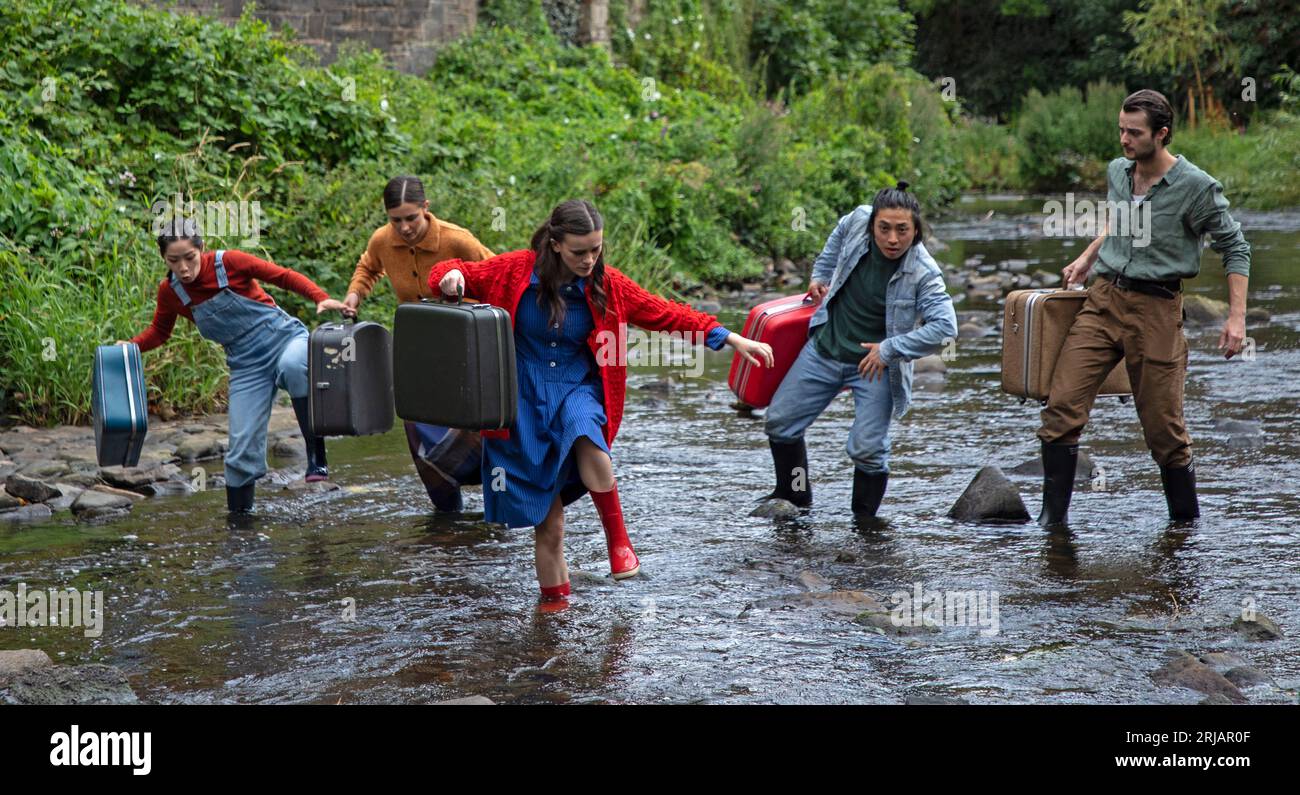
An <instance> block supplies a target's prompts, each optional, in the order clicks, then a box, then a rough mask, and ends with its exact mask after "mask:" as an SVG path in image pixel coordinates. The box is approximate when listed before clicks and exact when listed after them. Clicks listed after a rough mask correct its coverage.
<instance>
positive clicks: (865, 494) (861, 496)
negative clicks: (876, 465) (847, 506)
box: [852, 467, 889, 519]
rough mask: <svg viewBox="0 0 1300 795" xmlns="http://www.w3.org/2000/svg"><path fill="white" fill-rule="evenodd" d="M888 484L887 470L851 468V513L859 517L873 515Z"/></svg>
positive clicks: (878, 508) (863, 517)
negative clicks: (875, 470) (876, 470)
mask: <svg viewBox="0 0 1300 795" xmlns="http://www.w3.org/2000/svg"><path fill="white" fill-rule="evenodd" d="M888 485H889V473H888V472H863V471H862V470H861V469H858V468H857V467H854V468H853V503H852V505H853V515H854V516H855V517H857V518H859V519H867V518H871V517H874V516H875V515H876V511H878V510H880V501H881V500H882V499H883V498H884V496H885V487H886V486H888Z"/></svg>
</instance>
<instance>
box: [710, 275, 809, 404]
mask: <svg viewBox="0 0 1300 795" xmlns="http://www.w3.org/2000/svg"><path fill="white" fill-rule="evenodd" d="M816 311H817V304H816V303H815V302H814V301H813V300H812V299H811V298H809V297H808V296H807V295H806V294H803V293H801V294H799V295H790V296H786V297H785V298H778V299H776V300H775V301H768V302H766V303H762V304H759V305H758V306H756V307H754V308H753V309H751V310H749V317H748V318H747V319H746V320H745V329H744V331H742V332H741V335H742V336H745V337H748V338H749V339H751V340H756V341H758V342H766V343H767V344H768V345H771V346H772V358H773V360H774V366H772V367H755V366H754V365H752V364H750V363H749V362H748V361H746V360H745V358H744V357H743V356H741V355H740V354H739V353H737V354H736V355H735V358H733V359H732V360H731V375H729V376H728V377H727V385H728V386H730V387H731V391H732V392H735V393H736V397H738V398H740V401H741V402H742V403H745V404H746V405H749V406H753V407H754V408H756V409H761V408H765V407H766V406H767V405H768V404H769V403H771V402H772V396H773V395H775V394H776V388H777V387H779V386H780V385H781V381H782V380H783V379H784V378H785V374H786V373H788V372H789V371H790V367H791V365H793V364H794V360H795V359H797V358H798V357H799V351H801V350H803V346H804V344H805V343H806V342H807V341H808V321H809V320H811V319H812V316H813V313H814V312H816Z"/></svg>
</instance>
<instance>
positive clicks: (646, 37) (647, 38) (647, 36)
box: [645, 33, 650, 41]
mask: <svg viewBox="0 0 1300 795" xmlns="http://www.w3.org/2000/svg"><path fill="white" fill-rule="evenodd" d="M645 40H646V41H650V34H649V33H647V34H645Z"/></svg>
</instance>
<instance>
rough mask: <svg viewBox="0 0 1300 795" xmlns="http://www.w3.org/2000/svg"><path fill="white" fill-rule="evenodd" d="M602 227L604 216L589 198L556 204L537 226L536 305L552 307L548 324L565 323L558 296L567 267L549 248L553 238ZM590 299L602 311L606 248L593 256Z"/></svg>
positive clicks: (558, 239)
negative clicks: (587, 199) (593, 265)
mask: <svg viewBox="0 0 1300 795" xmlns="http://www.w3.org/2000/svg"><path fill="white" fill-rule="evenodd" d="M604 228H605V219H604V218H602V217H601V216H600V211H599V210H597V209H596V207H595V205H593V204H592V203H591V202H589V201H585V200H583V199H570V200H569V201H566V202H561V203H560V204H558V205H556V207H555V209H554V210H551V217H550V218H548V219H547V220H546V221H545V223H543V224H542V225H541V226H539V227H537V231H536V232H534V233H533V238H532V241H531V243H530V245H531V246H532V248H533V251H534V252H536V253H537V261H536V263H535V264H534V266H533V267H534V269H535V270H536V271H537V280H538V281H539V282H540V283H541V284H540V285H539V287H540V289H539V290H538V291H537V305H538V306H546V305H550V307H551V323H553V324H562V323H563V322H564V299H563V298H561V297H560V284H561V282H563V281H564V280H565V276H566V274H567V273H568V268H567V267H566V266H565V264H564V260H563V259H561V258H560V254H559V252H557V251H555V250H554V249H552V248H551V243H552V241H554V242H556V243H559V242H562V241H563V240H564V238H565V236H566V235H589V234H591V233H592V232H595V231H598V230H601V229H604ZM591 297H592V301H593V302H594V303H595V304H596V306H597V307H598V308H599V309H600V311H601V313H602V314H603V313H604V312H605V248H604V246H602V247H601V249H600V256H598V257H596V266H595V267H594V268H592V270H591Z"/></svg>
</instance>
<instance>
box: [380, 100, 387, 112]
mask: <svg viewBox="0 0 1300 795" xmlns="http://www.w3.org/2000/svg"><path fill="white" fill-rule="evenodd" d="M379 109H380V110H383V111H386V110H388V100H386V99H381V100H379Z"/></svg>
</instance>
